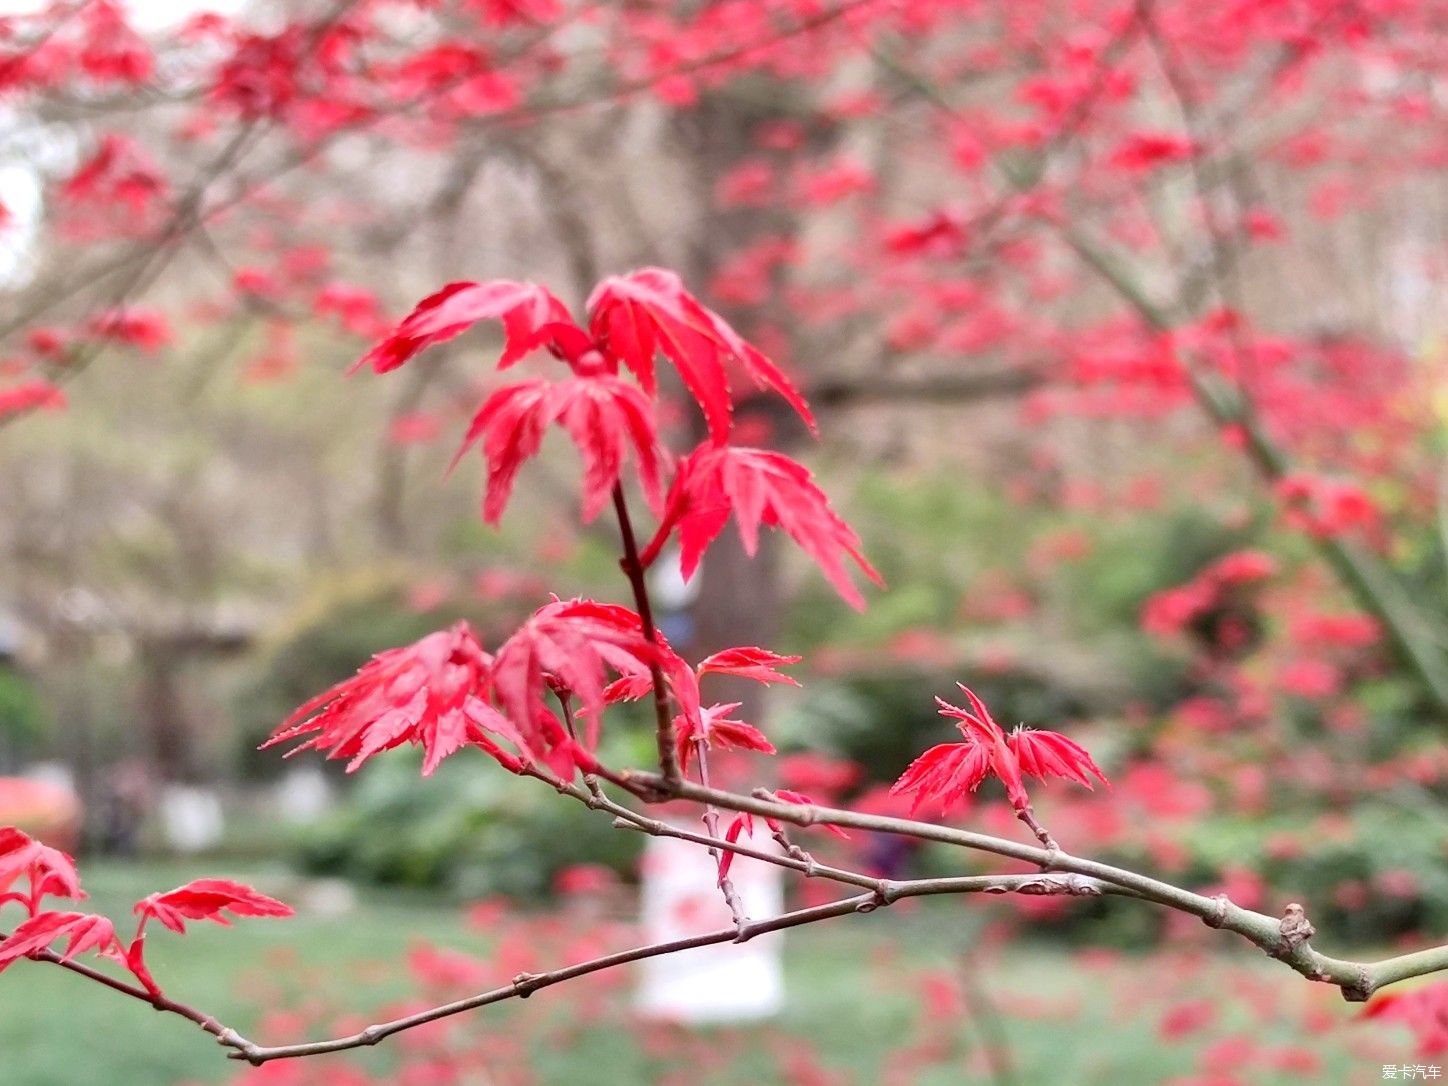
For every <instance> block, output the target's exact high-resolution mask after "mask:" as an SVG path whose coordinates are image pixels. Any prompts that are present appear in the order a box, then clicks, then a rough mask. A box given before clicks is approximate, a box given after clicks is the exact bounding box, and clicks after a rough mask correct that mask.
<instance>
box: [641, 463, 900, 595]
mask: <svg viewBox="0 0 1448 1086" xmlns="http://www.w3.org/2000/svg"><path fill="white" fill-rule="evenodd" d="M731 512H732V513H733V514H734V518H735V522H736V523H737V524H738V526H739V534H740V537H741V538H742V539H743V542H744V549H745V550H746V551H747V552H748V553H749V554H751V555H752V554H754V552H755V551H756V550H757V549H758V546H759V528H760V525H767V526H770V527H778V528H782V529H783V530H784V531H785V532H786V533H787V534H788V535H789V537H790V538H791V539H793V540H794V541H795V542H796V543H797V544H798V545H799V546H800V549H802V550H803V551H804V552H805V553H806V554H808V555H809V556H810V557H811V558H813V559H814V561H815V563H816V564H817V565H818V566H819V567H820V569H821V570H822V571H823V572H824V574H825V577H826V578H828V580H829V582H830V583H831V584H832V585H834V587H835V591H837V592H838V593H839V594H840V595H841V596H842V597H843V598H844V599H845V601H846V602H848V603H849V604H850V606H852V607H854V608H856V609H857V610H863V609H864V606H865V600H864V597H862V596H861V595H860V593H859V590H858V589H856V588H855V586H854V583H853V582H852V581H851V580H850V575H849V572H848V571H847V570H846V567H845V564H844V561H843V558H844V557H846V556H847V557H849V558H850V559H852V560H853V561H854V562H855V564H856V565H857V566H859V567H860V570H861V571H862V572H863V573H864V574H865V576H866V577H868V578H869V579H870V580H871V581H872V582H873V583H875V584H876V585H879V586H881V587H883V586H884V583H885V582H884V579H883V578H882V577H881V576H880V574H879V573H877V572H876V571H875V568H874V567H873V566H871V565H870V563H869V562H868V561H866V559H865V556H864V555H863V554H861V553H860V539H859V537H858V536H857V535H855V532H854V530H853V529H852V528H851V527H850V526H849V525H848V524H846V523H845V522H844V520H843V519H841V518H840V516H839V514H837V513H836V512H835V511H834V510H833V509H831V508H830V504H829V499H828V498H827V497H826V496H825V493H824V491H822V490H821V489H820V488H819V487H818V486H817V485H815V482H814V479H813V477H812V476H811V475H810V473H809V470H808V469H807V468H805V467H804V465H803V464H800V463H798V462H797V461H794V460H791V459H790V458H789V457H787V456H785V455H784V454H783V453H777V452H771V451H769V450H767V449H751V448H744V447H738V446H733V445H716V444H713V443H710V442H705V443H704V444H702V445H700V446H699V447H698V448H696V449H695V450H694V451H693V452H691V453H690V454H689V455H688V456H686V457H685V458H684V459H683V460H681V461H680V462H679V467H678V470H677V471H676V473H675V475H674V482H673V486H672V487H671V488H670V490H669V495H668V498H667V499H666V500H665V503H664V517H663V522H662V523H661V524H660V525H659V530H658V532H657V533H656V534H655V536H654V539H653V541H652V542H651V543H650V544H649V546H648V548H647V549H646V550H645V552H644V556H643V557H644V561H645V562H646V563H647V562H650V561H652V560H653V559H654V558H655V557H657V555H658V553H659V551H660V550H662V549H663V545H664V543H665V541H666V540H667V539H668V537H669V535H670V534H671V533H672V531H673V530H674V529H675V528H677V529H678V532H679V544H680V550H681V554H680V565H681V567H682V571H683V575H684V577H685V578H686V579H687V578H689V577H692V576H693V575H694V571H695V570H696V569H698V566H699V560H700V559H701V558H702V557H703V556H704V552H705V551H707V550H708V549H709V546H710V544H712V543H713V542H714V540H715V539H716V538H718V536H719V533H720V532H721V531H723V530H724V525H725V523H726V522H727V521H728V519H729V515H730V513H731Z"/></svg>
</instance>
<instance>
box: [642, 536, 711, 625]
mask: <svg viewBox="0 0 1448 1086" xmlns="http://www.w3.org/2000/svg"><path fill="white" fill-rule="evenodd" d="M648 582H649V594H650V595H651V596H652V597H653V599H654V602H655V603H656V604H657V605H658V607H659V609H660V610H662V611H683V610H685V609H686V608H688V607H690V606H692V605H693V603H694V601H695V600H697V599H698V598H699V592H700V591H701V590H702V587H703V586H702V583H701V582H700V580H699V576H698V570H695V571H694V576H693V578H692V579H690V580H687V581H686V580H684V567H683V551H681V550H680V549H679V548H678V547H666V548H665V549H664V552H663V553H662V554H660V555H659V557H658V558H657V559H656V560H655V561H654V564H653V565H652V566H650V567H649V573H648Z"/></svg>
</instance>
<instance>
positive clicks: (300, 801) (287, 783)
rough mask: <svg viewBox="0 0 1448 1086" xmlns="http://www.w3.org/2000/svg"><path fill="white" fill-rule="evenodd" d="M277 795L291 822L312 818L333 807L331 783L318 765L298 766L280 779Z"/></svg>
mask: <svg viewBox="0 0 1448 1086" xmlns="http://www.w3.org/2000/svg"><path fill="white" fill-rule="evenodd" d="M274 798H275V800H276V809H277V811H279V812H280V813H281V816H282V817H283V818H284V819H286V820H287V821H288V822H310V821H312V820H313V819H316V818H320V817H321V816H322V815H324V814H326V813H327V812H328V811H329V810H331V809H332V786H331V785H329V784H328V783H327V778H326V777H324V776H323V775H322V771H321V770H319V769H317V768H316V767H315V766H297V767H296V768H295V769H293V770H291V771H290V772H288V773H287V775H286V776H284V777H283V778H282V779H281V780H280V781H278V782H277V786H276V791H275V793H274Z"/></svg>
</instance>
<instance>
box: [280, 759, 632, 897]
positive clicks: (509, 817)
mask: <svg viewBox="0 0 1448 1086" xmlns="http://www.w3.org/2000/svg"><path fill="white" fill-rule="evenodd" d="M640 848H641V842H640V840H639V838H638V836H637V835H636V834H630V833H620V832H619V831H618V830H615V829H613V828H612V826H611V825H610V823H609V820H608V819H606V818H600V817H599V816H598V815H596V814H594V813H593V812H591V811H589V810H588V809H587V808H585V807H583V806H582V805H581V804H579V803H577V802H575V801H573V800H571V799H568V798H566V797H563V796H559V795H556V794H554V793H553V792H551V791H549V790H547V789H543V788H539V787H538V784H537V782H536V781H529V780H521V779H519V778H516V777H512V776H509V775H508V774H506V773H504V772H503V771H502V770H500V769H499V768H498V767H497V766H496V765H494V764H492V763H491V762H485V761H483V760H482V759H480V758H468V757H458V758H452V759H449V760H448V761H445V762H444V763H443V764H442V765H441V766H440V767H439V768H438V770H437V772H436V773H435V774H434V775H433V776H432V777H430V778H428V779H426V780H422V779H420V778H419V776H418V759H417V758H416V757H415V756H414V755H413V754H412V753H411V752H398V753H396V754H391V755H386V756H383V757H380V758H377V759H374V760H373V761H372V762H370V763H368V766H367V772H366V773H365V774H361V775H359V777H358V778H357V779H356V784H355V786H354V787H353V788H352V790H351V791H350V792H349V794H348V796H347V799H346V801H345V802H344V804H343V806H342V808H341V809H340V810H339V811H338V812H336V813H335V814H333V815H331V816H330V817H328V818H327V819H325V820H324V821H323V822H322V823H321V824H320V825H317V826H315V827H311V828H309V829H307V830H306V831H305V832H304V833H303V834H302V835H301V837H300V839H299V841H298V844H297V853H298V856H299V859H300V862H301V864H302V866H303V867H304V868H305V869H307V870H309V871H312V872H316V873H325V874H335V875H342V876H346V877H348V878H353V879H358V880H361V881H363V882H369V883H389V884H400V885H407V886H430V887H440V888H444V889H446V890H448V891H450V892H451V893H453V894H455V895H457V896H460V897H483V896H487V895H490V894H506V895H508V896H511V897H520V898H536V897H541V896H543V895H545V894H546V893H547V892H548V891H549V889H550V887H551V886H552V885H553V880H554V878H555V877H556V876H557V874H558V873H559V872H560V871H562V870H564V869H565V868H567V867H570V866H572V865H574V864H581V863H595V864H603V865H606V866H608V867H611V868H613V869H614V870H615V871H617V872H618V873H619V874H620V875H621V876H625V877H631V876H632V874H633V872H634V869H635V866H636V863H637V859H638V855H639V851H640Z"/></svg>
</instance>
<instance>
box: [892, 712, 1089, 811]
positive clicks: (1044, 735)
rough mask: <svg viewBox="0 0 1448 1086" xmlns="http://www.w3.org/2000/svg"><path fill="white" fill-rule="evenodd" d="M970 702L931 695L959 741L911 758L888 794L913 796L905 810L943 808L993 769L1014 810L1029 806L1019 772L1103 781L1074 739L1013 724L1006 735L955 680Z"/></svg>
mask: <svg viewBox="0 0 1448 1086" xmlns="http://www.w3.org/2000/svg"><path fill="white" fill-rule="evenodd" d="M956 685H957V686H959V687H960V690H961V692H962V693H963V694H965V696H966V698H967V700H969V702H970V706H971V707H970V709H962V708H960V707H959V706H957V705H951V704H950V703H949V702H948V701H944V700H942V699H940V698H936V699H935V701H936V704H937V705H939V706H940V715H941V716H945V717H950V718H951V719H953V720H955V721H956V727H957V728H959V729H960V733H961V734H962V735H963V736H964V737H965V742H964V743H942V744H940V745H939V746H935V747H931V748H930V749H929V750H927V751H926V752H925V753H924V754H922V755H921V756H920V757H919V758H917V759H915V761H914V762H912V763H911V764H910V765H909V766H908V767H907V768H906V770H905V772H904V773H903V774H902V775H901V777H900V779H899V780H898V781H896V782H895V784H894V785H893V786H892V787H891V789H890V793H891V795H913V797H914V799H913V801H912V803H911V810H912V811H913V810H915V809H916V808H918V807H919V806H920V804H922V803H925V802H928V801H930V800H935V801H938V802H939V803H940V804H941V807H942V808H949V807H951V806H953V805H954V804H956V803H958V802H960V801H961V800H962V799H964V798H965V796H966V794H967V793H969V792H974V791H975V790H976V789H977V788H978V787H980V783H981V781H983V780H985V778H986V777H987V776H989V775H990V774H991V773H994V774H995V775H996V776H997V777H999V778H1000V780H1001V782H1002V783H1003V784H1005V786H1006V795H1007V797H1008V798H1009V799H1010V802H1011V806H1012V807H1014V808H1015V809H1016V810H1017V811H1025V810H1028V809H1029V808H1030V805H1031V801H1030V798H1029V797H1028V796H1027V795H1026V788H1025V781H1024V780H1023V778H1022V774H1029V775H1030V776H1033V777H1039V778H1040V779H1042V780H1044V779H1045V778H1047V777H1050V776H1054V777H1064V778H1065V779H1067V780H1073V781H1078V782H1080V783H1081V784H1084V785H1086V787H1088V788H1090V787H1091V777H1092V776H1094V777H1096V778H1097V779H1098V780H1099V781H1101V783H1102V784H1106V783H1107V780H1106V777H1105V775H1104V774H1103V773H1102V772H1101V770H1100V768H1099V767H1098V766H1097V765H1096V763H1095V762H1094V761H1092V759H1091V755H1090V754H1088V753H1087V752H1086V750H1085V749H1084V748H1083V747H1081V746H1080V745H1079V744H1077V743H1076V742H1075V741H1074V740H1071V739H1068V738H1067V737H1066V736H1064V735H1061V734H1059V733H1058V732H1047V731H1037V730H1034V729H1031V728H1024V727H1020V728H1017V729H1016V730H1015V731H1014V732H1012V733H1011V734H1010V735H1006V733H1005V731H1004V730H1003V729H1002V728H1001V726H1000V725H999V724H997V723H996V721H995V718H994V717H993V716H991V714H990V710H989V709H987V708H986V706H985V703H984V702H983V701H981V700H980V698H978V697H977V696H976V694H975V692H974V691H973V690H971V689H970V688H969V687H967V686H965V685H964V684H963V683H957V684H956Z"/></svg>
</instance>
